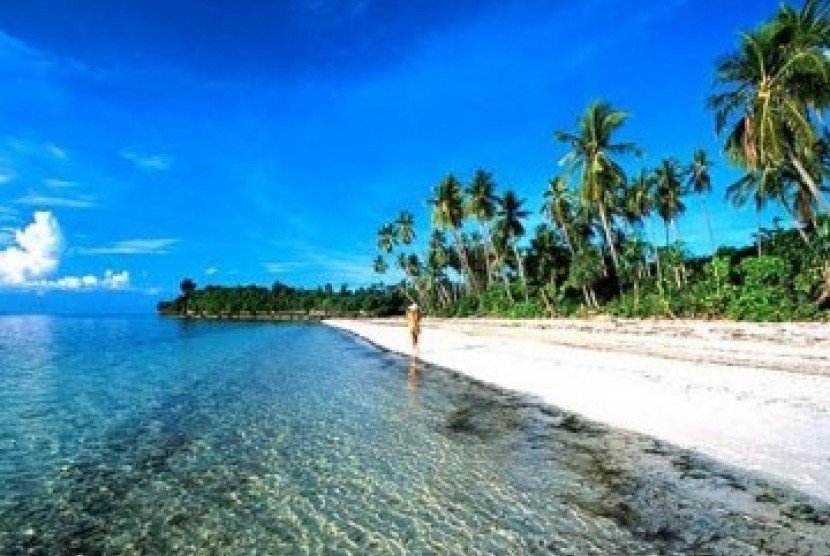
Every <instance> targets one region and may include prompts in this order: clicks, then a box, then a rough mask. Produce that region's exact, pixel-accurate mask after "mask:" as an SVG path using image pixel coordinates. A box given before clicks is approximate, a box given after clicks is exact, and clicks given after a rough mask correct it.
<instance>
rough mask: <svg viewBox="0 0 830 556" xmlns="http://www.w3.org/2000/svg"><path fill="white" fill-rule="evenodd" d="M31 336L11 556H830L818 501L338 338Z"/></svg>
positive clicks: (19, 417)
mask: <svg viewBox="0 0 830 556" xmlns="http://www.w3.org/2000/svg"><path fill="white" fill-rule="evenodd" d="M26 326H32V324H31V322H29V323H27V322H20V321H14V320H11V321H9V320H8V319H0V340H2V341H3V342H8V341H9V338H17V340H16V341H19V342H23V341H24V339H25V341H26V342H29V343H31V342H41V343H42V345H40V346H31V345H28V346H27V347H21V348H20V349H19V350H15V349H10V348H9V345H8V343H7V344H6V345H4V349H3V350H0V368H6V369H12V371H11V372H7V373H5V374H3V375H2V376H0V381H1V382H2V384H0V386H3V387H4V388H2V389H0V391H2V392H4V393H3V394H0V403H4V404H5V402H9V400H10V399H12V398H15V399H18V403H17V405H14V406H13V405H11V404H5V405H4V406H5V407H17V408H18V409H14V410H12V411H11V412H7V413H5V414H4V416H3V417H0V456H2V457H0V462H2V463H0V478H2V481H0V489H3V490H1V491H0V553H2V554H9V555H18V554H20V555H22V554H44V555H46V554H48V555H62V554H87V555H90V554H91V555H94V554H124V555H132V554H135V555H138V554H194V555H195V554H217V555H222V554H255V553H260V554H436V555H438V554H441V555H443V554H472V555H476V554H482V555H484V554H574V555H577V554H578V555H585V554H608V555H612V554H613V555H617V554H627V555H639V554H642V555H646V554H713V555H717V554H723V555H726V554H746V555H762V554H803V555H808V554H813V555H823V554H830V535H828V533H827V532H826V531H827V530H828V529H830V527H828V526H830V509H828V507H827V505H824V504H821V503H820V502H818V501H816V500H812V499H809V498H806V497H804V496H800V495H798V494H797V493H794V492H792V491H790V490H787V489H785V488H781V487H780V486H777V485H774V484H770V483H767V482H765V481H764V480H762V479H759V478H755V477H752V476H749V475H746V474H744V473H741V472H739V471H736V470H733V469H729V468H725V467H723V466H720V465H718V464H716V463H714V462H712V461H711V460H708V459H706V458H704V457H702V456H699V455H696V454H693V453H690V452H685V451H683V450H679V449H677V448H674V447H672V446H670V445H667V444H665V443H661V442H657V441H654V440H652V439H649V438H645V437H642V436H638V435H633V434H629V433H624V432H621V431H618V430H613V429H609V428H606V427H603V426H601V425H598V424H595V423H591V422H587V421H585V420H583V419H581V418H579V417H576V416H574V415H570V414H566V413H563V412H560V411H558V410H556V409H555V408H551V407H544V406H539V405H536V404H534V403H533V401H532V400H528V399H527V398H525V397H522V396H518V395H514V394H509V393H505V392H500V391H496V390H493V389H490V388H487V387H484V386H481V385H478V384H475V383H473V382H470V381H468V380H465V379H463V378H461V377H458V376H456V375H453V374H452V373H449V372H446V371H443V370H440V369H436V368H432V367H428V366H424V365H421V364H419V363H416V364H412V363H411V362H409V361H407V360H406V359H404V358H400V357H397V356H393V355H390V354H383V353H378V352H376V351H375V350H372V349H369V348H367V347H365V346H362V345H361V344H358V343H356V342H355V341H354V340H352V339H351V338H349V337H347V336H344V335H343V334H341V333H337V332H334V331H332V330H329V329H326V328H323V327H315V326H267V325H261V326H250V325H239V326H235V325H216V324H209V323H205V324H188V325H183V324H180V323H176V322H168V321H160V322H159V321H155V320H145V321H137V322H130V321H127V322H120V321H119V322H117V323H110V324H109V325H108V324H107V323H106V322H103V323H102V322H87V321H81V322H78V321H74V320H72V319H64V320H58V321H52V322H49V323H48V326H47V325H45V324H44V323H36V324H35V325H33V326H35V328H37V329H38V330H39V333H29V334H26V333H25V330H20V328H23V329H25V327H26ZM183 326H184V327H185V328H184V329H183V328H182V327H183ZM90 327H93V328H94V329H95V330H96V331H97V332H98V334H99V335H100V336H101V338H99V340H100V343H99V344H95V343H94V341H93V343H92V344H90V345H88V346H87V348H88V349H89V352H88V353H85V354H84V356H83V357H81V356H79V355H78V354H77V353H75V352H73V351H72V350H77V346H78V342H77V338H78V337H79V336H81V335H83V336H84V337H91V338H96V336H90V330H89V329H90ZM9 328H12V329H14V330H13V331H11V332H10V331H9V330H8V329H9ZM136 340H138V341H136ZM90 341H92V340H90ZM95 341H98V340H95ZM102 351H107V352H108V353H110V354H112V353H115V354H118V356H117V357H115V356H112V355H110V356H108V357H105V358H104V359H103V360H102V359H101V358H99V357H98V355H99V354H100V353H101V352H102ZM31 353H37V354H38V356H39V357H40V359H39V361H40V362H41V364H42V366H38V365H32V364H31V358H30V357H29V356H27V355H26V354H29V355H31ZM72 353H74V355H71V356H70V355H68V354H72ZM24 358H25V359H26V362H24V361H22V359H24ZM18 359H20V361H18ZM67 361H71V363H72V366H71V368H70V367H67V366H66V362H67ZM102 361H103V363H102ZM24 363H25V364H24ZM33 385H35V386H33ZM81 393H82V394H83V395H81ZM23 399H25V400H26V403H25V404H24V403H23V402H22V401H21V400H23ZM24 405H26V406H27V409H26V410H25V411H24V410H22V409H19V407H22V406H24ZM21 446H22V448H21Z"/></svg>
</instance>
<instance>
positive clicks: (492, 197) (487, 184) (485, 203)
mask: <svg viewBox="0 0 830 556" xmlns="http://www.w3.org/2000/svg"><path fill="white" fill-rule="evenodd" d="M495 189H496V183H495V182H494V181H493V174H491V173H490V172H487V171H485V170H477V171H476V173H475V174H474V175H473V180H472V182H470V186H469V187H468V188H467V207H466V209H467V215H468V216H472V217H473V218H475V219H476V220H477V221H478V225H479V228H480V231H481V237H482V239H483V241H484V250H485V253H484V264H485V268H486V274H487V280H486V283H487V287H490V281H491V279H492V274H493V272H492V258H493V239H492V234H491V233H490V229H489V227H488V226H489V222H490V221H492V220H493V217H494V216H495V215H496V194H495Z"/></svg>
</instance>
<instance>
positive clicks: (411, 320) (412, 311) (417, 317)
mask: <svg viewBox="0 0 830 556" xmlns="http://www.w3.org/2000/svg"><path fill="white" fill-rule="evenodd" d="M406 325H407V327H408V328H409V336H410V338H412V349H413V350H417V349H418V339H419V338H420V336H421V308H420V307H418V304H417V303H413V304H412V305H410V306H409V309H407V310H406Z"/></svg>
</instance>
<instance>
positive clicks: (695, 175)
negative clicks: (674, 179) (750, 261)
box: [688, 149, 715, 249]
mask: <svg viewBox="0 0 830 556" xmlns="http://www.w3.org/2000/svg"><path fill="white" fill-rule="evenodd" d="M711 168H712V163H711V162H710V161H709V159H708V158H707V156H706V151H704V150H703V149H697V150H696V151H695V154H694V156H693V157H692V165H691V167H690V168H689V172H688V174H689V178H688V187H689V189H690V190H691V191H694V192H695V193H696V194H697V196H698V197H699V198H700V204H701V206H702V208H703V217H704V219H705V221H706V231H707V232H708V233H709V246H710V247H711V248H712V249H714V248H715V236H714V234H712V220H711V219H710V218H709V207H707V206H706V195H707V194H708V193H709V192H710V191H712V177H711V176H710V175H709V171H710V170H711Z"/></svg>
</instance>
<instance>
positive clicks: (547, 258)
mask: <svg viewBox="0 0 830 556" xmlns="http://www.w3.org/2000/svg"><path fill="white" fill-rule="evenodd" d="M569 252H570V253H573V251H571V250H570V248H569V249H567V250H566V249H565V248H563V247H562V244H561V239H560V238H559V236H558V235H557V233H556V232H555V231H554V229H552V228H551V227H550V226H549V225H547V224H539V225H538V226H537V227H536V232H535V235H534V237H533V239H531V240H530V250H529V253H528V257H527V269H526V272H527V274H528V276H529V277H531V280H532V281H534V282H535V283H536V284H538V285H539V286H540V287H539V295H540V297H541V298H542V302H543V303H544V304H545V307H546V308H547V310H548V313H549V314H551V315H552V314H554V313H555V311H554V298H555V296H556V283H557V277H558V276H559V275H560V274H561V271H562V270H563V269H565V268H567V264H565V263H567V261H568V253H569Z"/></svg>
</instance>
